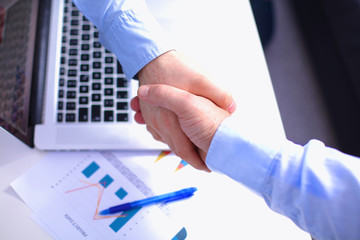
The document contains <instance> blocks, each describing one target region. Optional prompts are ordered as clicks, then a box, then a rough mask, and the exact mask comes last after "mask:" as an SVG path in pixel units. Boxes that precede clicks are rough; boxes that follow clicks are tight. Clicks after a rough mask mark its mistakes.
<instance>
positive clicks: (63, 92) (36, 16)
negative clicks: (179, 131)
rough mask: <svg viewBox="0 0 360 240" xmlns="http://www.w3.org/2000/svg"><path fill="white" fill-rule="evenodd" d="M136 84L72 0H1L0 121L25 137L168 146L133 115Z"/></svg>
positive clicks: (65, 146)
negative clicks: (137, 121) (128, 77)
mask: <svg viewBox="0 0 360 240" xmlns="http://www.w3.org/2000/svg"><path fill="white" fill-rule="evenodd" d="M137 88H138V81H137V80H131V81H128V80H126V79H125V75H124V73H123V71H122V68H121V65H120V63H119V62H118V61H117V59H116V57H115V55H114V54H112V53H111V52H109V51H108V50H106V49H105V48H104V47H103V46H102V45H101V43H100V42H99V32H98V31H97V29H96V28H95V27H94V25H93V24H92V23H91V22H89V21H88V20H87V19H86V17H84V16H83V15H82V13H81V12H80V11H79V10H78V9H77V8H76V6H75V5H74V4H73V3H72V1H71V0H53V1H48V0H0V126H2V127H3V128H4V129H6V130H7V131H9V132H10V133H11V134H13V135H14V136H16V137H17V138H19V139H20V140H22V141H23V142H24V143H26V144H28V145H29V146H31V147H34V146H35V147H36V148H38V149H41V150H82V149H84V150H86V149H99V150H100V149H125V150H149V149H154V150H157V149H159V150H160V149H167V148H168V147H167V146H166V145H164V144H162V143H160V142H158V141H155V140H154V139H153V138H152V136H151V134H150V133H149V132H148V131H147V130H146V127H145V126H144V125H139V124H137V123H136V122H135V121H134V118H133V114H134V113H133V112H132V110H131V109H130V106H129V104H130V101H131V99H132V98H133V97H134V96H135V95H136V90H137Z"/></svg>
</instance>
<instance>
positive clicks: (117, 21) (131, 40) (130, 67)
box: [100, 4, 173, 79]
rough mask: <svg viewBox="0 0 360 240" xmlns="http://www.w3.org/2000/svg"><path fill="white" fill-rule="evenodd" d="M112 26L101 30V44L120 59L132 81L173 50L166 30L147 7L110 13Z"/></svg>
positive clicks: (108, 17) (110, 24)
mask: <svg viewBox="0 0 360 240" xmlns="http://www.w3.org/2000/svg"><path fill="white" fill-rule="evenodd" d="M108 12H110V13H111V16H107V14H106V15H105V19H111V21H108V22H109V24H108V26H106V27H105V28H104V30H103V31H100V41H101V43H102V44H103V45H104V46H105V47H106V48H107V49H108V50H110V51H112V52H113V53H114V54H115V55H116V57H117V58H118V60H119V62H120V64H121V65H122V67H123V70H124V73H125V75H126V77H127V78H128V79H131V78H133V77H134V76H135V75H136V73H138V72H139V71H140V70H141V69H142V68H143V67H144V66H145V65H147V64H148V63H149V62H150V61H152V60H153V59H155V58H157V57H158V56H160V55H162V54H164V53H165V52H168V51H170V50H172V49H173V48H171V47H170V44H169V40H168V38H167V37H166V35H165V33H164V31H163V29H162V28H161V26H160V25H159V23H158V22H157V21H156V20H155V18H154V17H153V16H152V15H151V13H150V12H149V10H148V8H147V6H145V5H141V4H140V5H137V6H136V7H133V8H132V9H129V10H125V11H121V12H117V14H114V11H108Z"/></svg>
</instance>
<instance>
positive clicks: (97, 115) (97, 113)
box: [91, 105, 101, 122]
mask: <svg viewBox="0 0 360 240" xmlns="http://www.w3.org/2000/svg"><path fill="white" fill-rule="evenodd" d="M100 120H101V106H100V105H93V106H91V121H93V122H100Z"/></svg>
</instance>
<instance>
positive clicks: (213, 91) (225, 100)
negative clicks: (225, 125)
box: [189, 80, 236, 114]
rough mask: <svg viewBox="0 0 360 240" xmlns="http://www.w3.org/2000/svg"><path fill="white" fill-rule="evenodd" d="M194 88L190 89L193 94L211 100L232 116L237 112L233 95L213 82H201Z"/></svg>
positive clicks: (194, 85)
mask: <svg viewBox="0 0 360 240" xmlns="http://www.w3.org/2000/svg"><path fill="white" fill-rule="evenodd" d="M192 86H193V88H191V89H189V91H190V92H191V93H193V94H195V95H198V96H202V97H205V98H208V99H210V100H211V101H212V102H214V103H215V104H216V105H218V106H219V107H221V108H222V109H224V110H225V111H228V112H229V113H230V114H232V113H234V112H235V110H236V104H235V101H234V99H233V97H232V95H231V94H230V93H229V92H227V91H225V90H223V89H221V88H219V86H217V85H215V84H214V83H212V82H211V81H204V80H200V81H198V82H196V83H194V84H193V85H192Z"/></svg>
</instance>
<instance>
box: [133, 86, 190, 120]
mask: <svg viewBox="0 0 360 240" xmlns="http://www.w3.org/2000/svg"><path fill="white" fill-rule="evenodd" d="M138 97H139V98H140V100H141V101H143V102H146V103H148V104H150V105H153V106H158V107H163V108H166V109H168V110H170V111H172V112H174V113H175V114H176V115H177V116H182V115H183V113H184V112H186V111H187V110H188V109H189V108H190V107H191V106H192V103H193V101H192V97H193V95H192V94H190V93H188V92H186V91H184V90H181V89H178V88H175V87H172V86H169V85H163V84H154V85H142V86H140V87H139V89H138Z"/></svg>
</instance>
